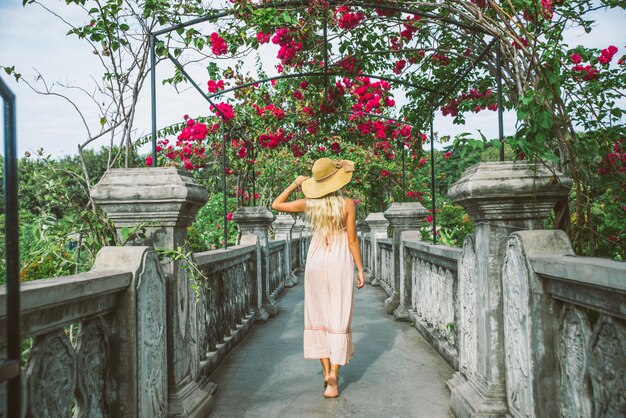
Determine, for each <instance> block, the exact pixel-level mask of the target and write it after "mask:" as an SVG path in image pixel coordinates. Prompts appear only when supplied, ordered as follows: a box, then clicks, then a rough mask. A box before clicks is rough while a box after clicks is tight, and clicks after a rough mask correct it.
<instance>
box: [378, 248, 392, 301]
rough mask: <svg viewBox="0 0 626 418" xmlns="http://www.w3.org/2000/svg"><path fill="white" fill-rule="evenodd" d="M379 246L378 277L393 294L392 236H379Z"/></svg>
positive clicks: (382, 285)
mask: <svg viewBox="0 0 626 418" xmlns="http://www.w3.org/2000/svg"><path fill="white" fill-rule="evenodd" d="M376 245H377V246H378V250H377V254H376V255H377V260H376V265H377V269H378V273H377V274H376V278H377V279H378V284H379V285H380V287H381V288H382V289H383V290H384V291H385V293H387V295H389V296H391V295H393V293H394V290H395V282H394V276H393V240H391V239H390V238H379V239H378V240H377V241H376Z"/></svg>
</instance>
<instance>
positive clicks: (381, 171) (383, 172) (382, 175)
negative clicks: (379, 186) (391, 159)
mask: <svg viewBox="0 0 626 418" xmlns="http://www.w3.org/2000/svg"><path fill="white" fill-rule="evenodd" d="M380 176H381V177H390V176H391V171H387V170H380Z"/></svg>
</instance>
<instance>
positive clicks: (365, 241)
mask: <svg viewBox="0 0 626 418" xmlns="http://www.w3.org/2000/svg"><path fill="white" fill-rule="evenodd" d="M361 254H362V256H361V257H362V259H363V271H365V275H366V276H370V277H368V278H369V281H371V275H372V274H373V268H374V263H373V261H372V257H373V255H374V252H373V251H372V238H371V237H370V234H369V233H367V232H366V233H362V235H361Z"/></svg>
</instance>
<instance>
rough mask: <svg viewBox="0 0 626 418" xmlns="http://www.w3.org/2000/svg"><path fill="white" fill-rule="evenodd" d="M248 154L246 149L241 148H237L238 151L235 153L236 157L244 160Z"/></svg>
mask: <svg viewBox="0 0 626 418" xmlns="http://www.w3.org/2000/svg"><path fill="white" fill-rule="evenodd" d="M247 154H248V150H247V149H246V147H241V148H239V151H237V157H239V158H240V159H241V158H245V157H246V155H247Z"/></svg>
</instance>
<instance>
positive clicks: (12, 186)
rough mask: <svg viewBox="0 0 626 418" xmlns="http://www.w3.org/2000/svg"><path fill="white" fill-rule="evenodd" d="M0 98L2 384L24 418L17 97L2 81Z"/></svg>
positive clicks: (11, 411)
mask: <svg viewBox="0 0 626 418" xmlns="http://www.w3.org/2000/svg"><path fill="white" fill-rule="evenodd" d="M0 95H2V99H3V101H4V213H5V216H6V217H5V231H6V237H5V238H4V239H5V246H6V256H5V257H6V258H5V260H6V269H7V290H6V292H7V312H6V315H7V321H6V325H7V329H6V333H7V334H6V337H7V349H6V350H7V359H6V360H5V361H4V362H3V363H2V364H0V382H4V381H7V380H8V385H7V386H8V387H7V389H8V391H7V396H8V405H7V414H8V416H9V417H19V416H21V415H22V414H21V410H22V384H21V379H20V373H21V371H20V357H21V351H22V336H21V331H20V281H19V280H20V277H19V275H20V253H19V242H20V240H19V234H20V230H19V218H18V209H19V205H18V200H17V187H18V183H17V143H16V137H17V134H16V118H15V95H14V94H13V92H12V91H11V90H10V89H9V87H8V86H7V85H6V84H5V83H4V81H3V80H2V79H0Z"/></svg>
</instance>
